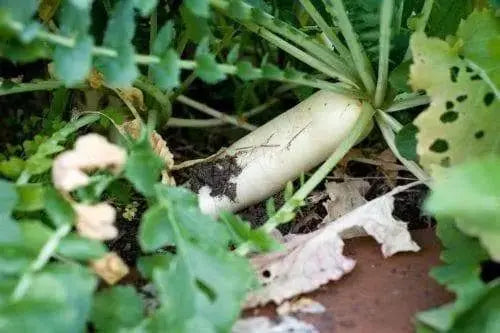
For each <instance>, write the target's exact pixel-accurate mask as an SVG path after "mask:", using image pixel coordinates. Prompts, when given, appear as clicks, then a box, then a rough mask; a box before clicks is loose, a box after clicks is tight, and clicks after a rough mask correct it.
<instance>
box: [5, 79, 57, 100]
mask: <svg viewBox="0 0 500 333" xmlns="http://www.w3.org/2000/svg"><path fill="white" fill-rule="evenodd" d="M63 85H64V84H63V83H62V82H61V81H59V80H47V81H39V82H28V83H18V84H15V85H13V86H10V87H4V85H3V84H2V85H0V96H4V95H10V94H18V93H24V92H31V91H39V90H54V89H57V88H60V87H62V86H63Z"/></svg>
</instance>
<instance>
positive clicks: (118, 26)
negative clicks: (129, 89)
mask: <svg viewBox="0 0 500 333" xmlns="http://www.w3.org/2000/svg"><path fill="white" fill-rule="evenodd" d="M134 32H135V20H134V6H133V1H132V0H123V1H119V2H117V3H116V5H115V7H114V8H113V12H112V14H111V18H110V19H109V21H108V27H107V28H106V32H105V34H104V45H105V46H108V47H110V48H112V49H114V50H115V51H116V52H117V53H118V57H117V58H110V57H98V58H97V61H96V66H97V67H98V69H99V70H100V71H101V72H102V73H103V74H104V76H105V78H106V81H107V82H108V83H109V84H110V85H112V86H116V87H123V86H128V85H130V84H131V83H132V82H133V81H134V80H135V79H136V78H137V75H138V74H139V72H138V70H137V66H136V65H135V60H134V55H135V49H134V46H133V45H132V38H133V37H134Z"/></svg>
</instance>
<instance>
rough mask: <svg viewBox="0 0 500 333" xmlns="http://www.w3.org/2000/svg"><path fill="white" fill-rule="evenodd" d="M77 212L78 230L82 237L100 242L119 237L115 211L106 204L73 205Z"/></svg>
mask: <svg viewBox="0 0 500 333" xmlns="http://www.w3.org/2000/svg"><path fill="white" fill-rule="evenodd" d="M73 209H74V210H75V212H76V230H77V231H78V233H79V234H80V235H81V236H84V237H87V238H91V239H97V240H100V241H103V240H110V239H113V238H115V237H116V236H117V235H118V230H117V229H116V228H115V226H114V225H113V223H114V222H115V218H116V211H115V209H114V208H113V207H112V206H111V205H109V204H107V203H104V202H101V203H98V204H95V205H85V204H78V203H75V204H73Z"/></svg>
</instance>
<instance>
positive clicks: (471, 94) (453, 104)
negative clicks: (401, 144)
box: [410, 33, 500, 175]
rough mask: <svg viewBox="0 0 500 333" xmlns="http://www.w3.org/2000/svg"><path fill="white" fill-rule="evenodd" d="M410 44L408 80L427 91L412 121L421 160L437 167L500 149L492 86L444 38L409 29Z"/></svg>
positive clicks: (499, 124)
mask: <svg viewBox="0 0 500 333" xmlns="http://www.w3.org/2000/svg"><path fill="white" fill-rule="evenodd" d="M411 48H412V53H413V57H414V64H413V65H412V66H411V79H410V83H411V85H412V87H413V89H415V90H417V89H424V90H426V91H427V94H428V95H429V96H430V97H431V105H430V106H429V108H428V109H427V110H425V111H424V112H422V113H421V114H420V115H419V116H418V117H417V119H416V120H415V121H414V124H415V125H416V126H417V127H418V129H419V131H418V133H417V140H418V144H417V153H418V155H419V156H420V163H421V164H422V165H423V166H424V167H425V168H426V169H428V170H430V171H436V170H439V169H441V170H442V168H443V167H448V166H451V165H456V164H459V163H462V162H464V161H467V160H469V159H470V158H471V157H478V156H483V155H485V154H489V153H493V152H500V141H499V140H498V133H500V121H499V120H498V119H499V118H498V110H499V109H500V101H499V100H498V98H496V97H495V94H494V92H493V91H492V88H491V87H490V86H489V85H488V84H487V83H486V82H484V81H483V80H482V79H481V77H480V75H479V74H478V73H477V72H476V71H475V70H474V69H473V68H471V67H470V66H468V65H467V63H466V61H465V60H462V59H461V58H460V57H459V55H458V53H457V50H456V49H454V48H452V47H450V45H449V44H448V43H446V42H445V41H442V40H439V39H437V38H428V37H426V36H425V35H424V34H421V33H420V34H414V35H413V37H412V39H411ZM434 175H435V174H434Z"/></svg>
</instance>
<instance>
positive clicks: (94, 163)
mask: <svg viewBox="0 0 500 333" xmlns="http://www.w3.org/2000/svg"><path fill="white" fill-rule="evenodd" d="M126 158H127V153H126V152H125V150H124V149H122V148H120V147H118V146H116V145H114V144H112V143H109V142H108V141H107V140H106V138H104V137H102V136H100V135H98V134H87V135H84V136H81V137H79V138H78V139H77V140H76V143H75V147H74V148H73V150H67V151H65V152H63V153H61V154H59V155H58V156H57V157H56V158H55V159H54V164H53V167H52V181H53V182H54V186H55V187H56V188H57V189H58V190H60V191H63V192H71V191H73V190H75V189H77V188H78V187H81V186H85V185H88V183H89V180H90V178H89V176H88V175H87V174H86V173H85V171H91V170H96V169H104V168H109V169H110V170H111V171H113V172H115V173H117V172H119V171H120V170H121V169H122V167H123V165H124V164H125V161H126Z"/></svg>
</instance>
